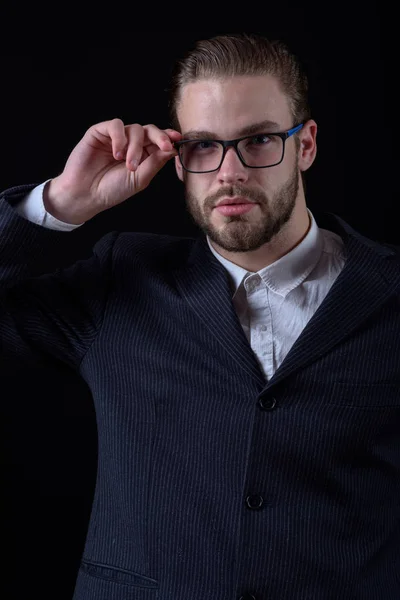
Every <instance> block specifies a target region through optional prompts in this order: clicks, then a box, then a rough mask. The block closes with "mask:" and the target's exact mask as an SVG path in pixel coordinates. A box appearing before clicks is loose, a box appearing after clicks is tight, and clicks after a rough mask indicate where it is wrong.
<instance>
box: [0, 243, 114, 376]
mask: <svg viewBox="0 0 400 600" xmlns="http://www.w3.org/2000/svg"><path fill="white" fill-rule="evenodd" d="M118 235H119V234H118V232H111V233H109V234H107V235H105V236H104V237H103V238H101V239H100V241H98V242H97V243H96V244H95V245H94V247H93V252H92V255H91V256H90V257H89V258H87V259H85V260H79V261H77V262H76V263H74V264H73V265H72V266H69V267H67V268H64V269H57V270H56V271H55V272H54V273H52V274H44V275H40V276H38V277H34V278H32V277H31V278H27V279H24V280H21V281H18V282H17V283H14V284H13V285H8V286H6V287H5V288H3V289H2V290H1V291H0V375H1V374H3V375H9V374H10V368H15V367H16V366H17V367H18V366H19V365H20V364H21V362H25V361H27V362H28V363H31V362H32V360H30V359H31V358H32V359H33V362H34V361H35V358H34V357H35V355H38V357H40V358H42V359H43V358H46V357H48V356H51V358H52V359H53V358H56V359H59V360H60V361H62V362H64V363H66V364H68V365H69V366H70V367H72V368H73V369H76V370H78V369H79V366H80V363H81V361H82V359H83V357H84V356H85V354H86V352H87V350H88V349H89V348H90V346H91V344H92V343H93V342H94V340H95V339H96V336H97V334H98V332H99V330H100V328H101V325H102V322H103V317H104V312H105V308H106V303H107V298H108V293H109V289H110V285H111V280H112V277H111V275H112V256H113V247H114V244H115V242H116V239H117V237H118ZM1 263H2V260H1V253H0V265H1Z"/></svg>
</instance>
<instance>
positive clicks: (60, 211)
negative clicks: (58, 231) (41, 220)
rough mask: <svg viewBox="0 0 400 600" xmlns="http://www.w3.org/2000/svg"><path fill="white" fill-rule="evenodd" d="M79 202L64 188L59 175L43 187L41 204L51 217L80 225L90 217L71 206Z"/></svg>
mask: <svg viewBox="0 0 400 600" xmlns="http://www.w3.org/2000/svg"><path fill="white" fill-rule="evenodd" d="M77 204H79V203H77V202H76V200H74V198H73V197H72V194H71V193H70V192H68V190H67V189H65V188H64V186H63V183H62V181H60V178H59V177H55V178H54V179H51V180H50V181H48V182H47V183H46V185H45V186H44V189H43V205H44V208H45V210H46V212H48V213H49V214H50V215H51V216H52V217H54V218H55V219H58V220H59V221H61V222H63V223H67V224H69V225H82V224H83V223H85V222H86V221H88V220H89V219H90V218H91V217H90V216H86V215H83V214H82V213H80V214H78V213H77V211H76V210H75V211H74V210H73V206H74V205H75V206H76V205H77Z"/></svg>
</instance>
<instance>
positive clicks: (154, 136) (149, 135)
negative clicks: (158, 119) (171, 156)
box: [143, 124, 173, 152]
mask: <svg viewBox="0 0 400 600" xmlns="http://www.w3.org/2000/svg"><path fill="white" fill-rule="evenodd" d="M143 129H144V130H145V142H144V143H145V144H147V143H149V144H155V145H156V146H158V147H159V148H160V150H163V151H164V152H169V151H171V150H173V145H172V140H171V138H170V137H169V135H168V133H166V131H165V130H163V129H159V128H158V127H156V126H155V125H153V124H151V125H144V126H143Z"/></svg>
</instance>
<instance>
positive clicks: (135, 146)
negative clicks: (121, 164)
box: [125, 123, 145, 171]
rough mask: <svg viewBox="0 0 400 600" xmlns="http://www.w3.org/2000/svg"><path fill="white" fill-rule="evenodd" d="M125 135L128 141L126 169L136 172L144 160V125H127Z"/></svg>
mask: <svg viewBox="0 0 400 600" xmlns="http://www.w3.org/2000/svg"><path fill="white" fill-rule="evenodd" d="M125 135H126V137H127V139H128V145H127V149H126V160H125V162H126V168H127V169H129V170H130V171H135V170H136V169H137V167H138V165H139V164H140V161H141V158H142V153H143V143H144V137H145V131H144V128H143V127H142V125H139V124H137V123H135V124H134V125H127V126H126V127H125Z"/></svg>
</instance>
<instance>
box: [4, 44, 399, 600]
mask: <svg viewBox="0 0 400 600" xmlns="http://www.w3.org/2000/svg"><path fill="white" fill-rule="evenodd" d="M171 93H172V101H171V109H172V124H173V127H172V128H171V129H165V130H161V129H159V128H158V127H157V126H156V125H153V124H152V125H145V126H142V125H139V124H132V125H125V124H124V123H123V122H122V121H121V120H119V119H114V120H112V121H107V122H104V123H99V124H96V125H94V126H92V127H90V128H89V129H88V131H87V132H86V134H85V135H84V137H83V138H82V140H81V141H80V142H79V143H78V144H77V146H76V147H75V148H74V150H73V151H72V153H71V155H70V156H69V158H68V160H67V163H66V166H65V169H64V171H63V172H62V173H61V174H60V175H59V176H58V177H55V178H54V179H52V180H51V181H49V182H47V183H45V184H43V185H42V186H39V187H36V188H35V187H34V186H32V189H29V188H23V189H22V190H14V191H8V192H5V193H4V199H3V205H2V213H1V217H2V226H3V228H4V230H5V231H6V233H7V236H5V235H3V236H2V246H1V250H0V252H1V256H2V257H4V258H3V264H4V267H3V271H4V273H5V275H4V277H5V278H6V279H7V278H9V279H12V278H13V272H14V270H15V268H16V267H15V265H16V264H17V262H18V260H17V259H16V258H15V257H16V254H15V253H16V252H18V247H19V246H18V244H19V242H16V241H15V240H17V239H18V240H22V239H24V240H25V239H26V240H27V241H26V244H24V245H23V246H24V248H25V256H26V254H27V252H26V250H27V249H29V247H30V246H32V247H33V248H36V247H37V246H38V245H39V242H40V240H41V239H42V235H44V236H45V237H44V239H45V241H46V243H47V244H49V245H51V244H53V245H54V247H55V246H56V245H57V243H58V239H61V238H58V235H59V236H65V235H68V233H66V232H65V231H62V232H60V233H59V234H57V233H56V232H55V231H51V234H50V233H49V229H57V228H63V229H74V228H77V227H79V226H82V224H83V223H85V222H87V221H88V220H90V219H91V218H92V217H94V216H95V215H96V214H98V213H99V212H101V211H104V210H107V209H109V208H111V207H112V206H115V205H117V204H119V203H121V202H123V201H125V200H126V199H128V198H130V197H132V196H134V195H135V194H137V193H139V192H140V191H141V190H143V189H144V188H146V187H147V186H148V185H149V184H150V182H151V180H152V179H153V177H154V176H155V174H156V173H157V172H158V171H159V170H160V169H161V168H162V167H163V166H164V165H165V164H166V163H167V162H168V161H169V160H171V159H173V160H174V161H175V167H176V171H177V175H178V177H179V179H180V180H181V181H182V182H183V184H184V191H185V198H186V203H187V208H188V210H189V213H190V215H191V216H192V218H193V220H194V222H195V223H196V224H197V225H198V226H199V228H200V229H201V235H199V237H198V238H196V239H192V238H178V237H172V236H165V235H162V236H159V235H154V234H148V233H122V234H118V233H116V232H112V233H110V234H107V235H106V236H105V237H103V238H102V239H101V240H100V241H99V242H98V243H97V244H96V245H95V247H94V250H93V255H92V257H91V258H89V259H87V260H82V261H79V262H77V263H76V264H75V265H73V266H71V267H69V268H67V269H63V270H58V271H57V272H55V273H53V274H50V275H45V276H43V277H41V278H38V279H29V278H26V279H24V280H23V281H21V282H18V283H17V284H15V285H13V286H11V287H9V286H8V287H9V289H7V290H6V291H4V293H3V295H2V297H1V301H0V308H1V309H0V314H1V318H0V323H1V332H2V339H3V341H2V344H3V346H2V367H1V368H2V369H3V370H4V371H6V369H7V370H10V369H11V370H12V369H13V368H15V367H14V365H15V364H16V361H17V364H18V361H23V360H26V361H29V360H31V359H32V360H33V357H35V356H39V357H41V358H43V359H44V360H45V359H46V358H47V357H52V359H54V358H55V359H56V360H58V361H61V362H62V363H63V364H66V365H68V366H69V367H70V368H71V369H72V370H73V371H74V372H75V373H77V374H79V375H80V376H81V377H82V378H83V380H84V381H85V382H86V383H87V385H88V386H89V388H90V390H91V393H92V395H93V401H94V404H95V407H96V417H97V426H98V472H97V481H96V490H95V495H94V500H93V507H92V513H91V518H90V524H89V529H88V533H87V538H86V543H85V548H84V552H83V556H82V561H81V565H80V569H79V574H78V577H77V582H76V588H75V593H74V600H92V599H93V600H94V599H96V600H106V599H107V600H108V599H110V598H115V599H117V598H120V599H122V598H124V599H125V598H128V597H129V598H135V599H136V598H137V599H139V598H140V599H145V598H146V600H150V599H152V598H154V599H155V598H158V599H160V600H183V599H187V598H190V599H191V600H200V599H202V600H203V599H204V598H207V599H210V600H211V599H214V598H215V599H218V600H231V599H233V598H235V599H236V598H237V599H239V598H240V599H241V600H250V599H256V600H267V599H268V600H270V599H272V600H275V599H278V598H279V600H289V599H290V600H297V599H298V600H300V599H302V600H303V599H306V598H307V599H308V598H310V599H311V598H312V599H314V598H315V599H318V600H327V599H333V598H338V597H340V598H343V599H344V598H348V599H350V598H351V599H352V600H353V599H356V598H357V599H358V598H359V599H363V600H366V599H372V598H373V599H378V598H379V599H381V598H385V599H387V600H389V599H395V598H396V599H398V597H399V595H400V578H399V575H398V574H399V572H400V553H399V548H400V527H399V519H398V507H399V499H400V498H399V495H400V486H399V481H400V478H399V475H400V451H399V448H400V444H399V438H400V433H399V432H400V427H399V426H400V411H399V408H400V391H399V366H400V355H399V345H400V342H399V340H400V336H399V325H400V315H399V310H398V305H399V289H400V268H399V259H398V256H397V252H396V248H395V247H394V248H390V247H389V246H388V245H383V244H378V243H377V242H375V241H373V240H370V239H367V238H365V237H364V236H362V235H361V234H359V233H358V232H356V231H355V230H354V229H352V228H351V227H350V226H349V225H348V224H347V223H345V222H344V221H343V220H342V219H341V218H340V217H339V216H336V215H333V214H331V213H328V214H325V215H321V217H320V219H319V223H318V224H317V222H316V220H315V218H314V215H312V214H311V212H310V211H309V210H308V208H307V206H306V199H305V192H304V182H303V177H302V176H303V174H304V172H305V171H306V170H307V169H309V168H310V166H311V165H312V164H313V161H314V159H315V156H316V148H317V146H316V135H317V124H316V123H315V121H314V120H313V119H311V117H310V115H309V109H308V105H307V81H306V79H305V77H304V75H303V74H302V72H301V69H300V67H299V65H298V62H297V60H296V59H295V57H293V56H292V55H291V54H290V52H289V51H288V50H287V49H286V48H285V46H284V45H283V44H279V43H270V42H269V41H268V40H265V39H263V38H259V37H256V36H245V35H244V36H220V37H217V38H214V39H211V40H205V41H203V42H199V43H198V45H197V46H196V48H194V49H193V51H192V52H191V53H190V54H189V55H188V56H187V57H185V59H184V60H183V61H182V62H181V63H179V64H178V67H177V72H176V74H175V76H174V79H173V85H172V88H171ZM27 192H28V194H27ZM7 199H9V200H8V202H9V204H7ZM10 204H12V205H13V207H14V208H11V207H10ZM17 212H18V213H20V215H19V216H18V215H17V214H16V213H17ZM28 219H31V220H33V221H35V223H36V224H32V223H30V222H29V220H28ZM38 224H39V225H41V226H42V227H38V226H37V225H38ZM83 226H84V225H83ZM44 231H46V232H47V233H44ZM46 236H47V237H46ZM49 236H50V237H51V239H50V237H49ZM62 239H65V237H63V238H62ZM7 256H9V257H11V256H12V258H9V259H7V260H8V261H9V264H10V265H11V266H9V267H8V266H7V265H8V263H7V261H6V257H7ZM32 260H33V258H32ZM31 357H32V358H31ZM54 591H55V594H54V595H55V596H57V589H55V590H54Z"/></svg>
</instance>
